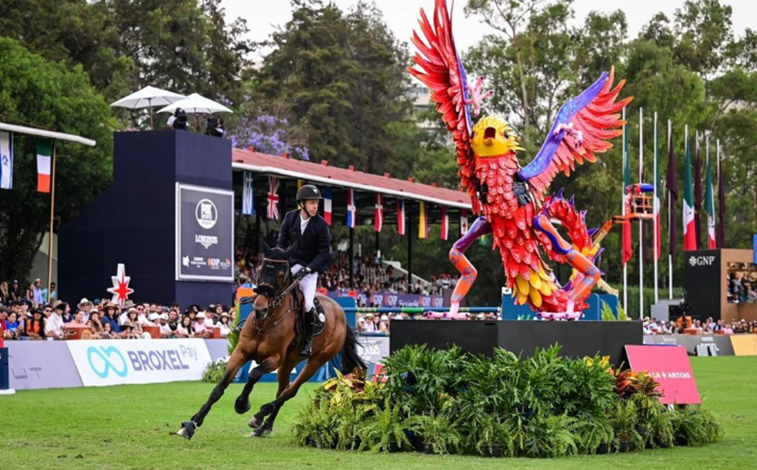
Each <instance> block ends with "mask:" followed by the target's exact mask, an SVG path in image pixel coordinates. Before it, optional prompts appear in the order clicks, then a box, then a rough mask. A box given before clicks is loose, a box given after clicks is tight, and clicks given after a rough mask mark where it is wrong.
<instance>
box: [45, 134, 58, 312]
mask: <svg viewBox="0 0 757 470" xmlns="http://www.w3.org/2000/svg"><path fill="white" fill-rule="evenodd" d="M55 144H56V140H54V139H53V157H52V160H53V161H52V165H51V169H50V233H49V234H48V237H47V238H48V245H47V301H48V302H50V300H51V299H50V293H51V292H52V284H53V225H54V223H55Z"/></svg>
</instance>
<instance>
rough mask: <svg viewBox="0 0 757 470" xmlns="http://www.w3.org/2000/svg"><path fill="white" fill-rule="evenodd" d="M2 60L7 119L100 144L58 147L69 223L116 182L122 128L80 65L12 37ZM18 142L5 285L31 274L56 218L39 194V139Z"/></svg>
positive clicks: (0, 202) (60, 206)
mask: <svg viewBox="0 0 757 470" xmlns="http://www.w3.org/2000/svg"><path fill="white" fill-rule="evenodd" d="M0 57H2V60H0V114H2V115H3V116H13V117H14V118H15V119H16V120H17V121H18V122H20V123H24V122H33V123H35V124H36V125H39V126H41V127H44V128H46V129H52V130H56V131H59V132H66V133H71V134H77V135H82V136H85V137H87V138H91V139H93V140H95V141H97V146H96V147H94V148H91V147H85V146H82V145H77V144H70V143H68V144H64V143H58V145H57V156H58V158H57V161H56V187H57V190H56V205H55V213H56V217H57V219H58V224H64V223H66V221H68V220H69V219H71V218H72V217H74V216H75V215H76V214H77V213H78V212H79V211H80V210H81V209H82V208H83V207H84V206H85V205H87V204H88V203H89V202H90V201H92V200H93V199H94V198H95V196H97V195H98V194H99V193H100V192H101V191H103V190H104V189H105V188H106V187H107V186H108V185H109V184H110V179H111V166H112V154H111V149H112V146H113V134H112V133H113V130H114V129H115V128H116V122H115V120H114V119H113V118H112V117H111V114H110V108H109V107H108V105H107V103H106V102H105V100H104V99H103V97H102V96H101V95H100V94H99V93H98V92H97V91H96V90H95V89H94V88H93V87H92V85H90V83H89V79H88V77H87V75H86V74H85V73H84V71H83V69H82V67H81V66H77V67H75V68H74V69H73V70H68V68H67V67H66V66H65V65H64V64H61V63H55V62H52V61H49V60H46V59H43V58H42V57H40V56H38V55H35V54H33V53H31V52H29V51H28V50H27V49H25V48H24V47H23V46H22V45H20V44H19V43H18V42H16V41H14V40H12V39H8V38H0ZM14 144H15V148H14V176H13V179H14V184H13V190H11V191H2V193H0V279H11V278H12V277H23V276H25V275H26V274H27V273H28V272H29V270H30V268H31V262H32V259H33V257H34V255H35V254H36V252H37V250H38V249H39V246H40V243H41V241H42V235H43V234H44V233H45V232H46V231H47V229H48V224H49V216H50V197H49V195H48V194H43V193H38V192H36V168H37V167H36V157H35V155H36V145H35V139H34V138H32V137H22V136H19V135H17V136H15V142H14Z"/></svg>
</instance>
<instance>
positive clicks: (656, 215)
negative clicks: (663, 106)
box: [652, 111, 660, 304]
mask: <svg viewBox="0 0 757 470" xmlns="http://www.w3.org/2000/svg"><path fill="white" fill-rule="evenodd" d="M657 178H658V175H657V111H655V112H654V199H652V201H654V202H653V203H652V204H653V209H652V212H654V219H652V231H653V232H654V233H653V235H652V243H654V245H653V248H652V250H653V251H652V254H653V257H654V303H655V304H656V303H657V302H658V301H659V300H660V299H659V296H658V288H657V284H658V282H657V275H658V272H657V264H658V263H657V260H658V259H659V258H660V254H659V253H658V252H657V242H658V240H657V239H658V238H659V235H658V234H657V231H658V229H659V228H660V227H659V226H658V225H659V222H658V220H657V219H658V218H659V211H660V203H659V201H658V199H657Z"/></svg>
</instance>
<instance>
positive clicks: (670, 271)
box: [668, 119, 678, 300]
mask: <svg viewBox="0 0 757 470" xmlns="http://www.w3.org/2000/svg"><path fill="white" fill-rule="evenodd" d="M672 147H673V123H672V122H671V120H670V119H668V158H670V155H671V152H670V149H671V148H672ZM673 189H674V190H675V189H678V188H673ZM668 190H670V188H668ZM670 222H673V223H676V221H675V220H671V219H670V196H668V225H669V224H670ZM668 234H670V227H668ZM669 242H670V243H677V240H670V241H669ZM668 298H669V299H670V300H673V255H671V254H670V247H668Z"/></svg>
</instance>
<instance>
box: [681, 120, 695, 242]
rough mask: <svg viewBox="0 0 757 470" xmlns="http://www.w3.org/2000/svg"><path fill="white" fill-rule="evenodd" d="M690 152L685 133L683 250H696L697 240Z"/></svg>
mask: <svg viewBox="0 0 757 470" xmlns="http://www.w3.org/2000/svg"><path fill="white" fill-rule="evenodd" d="M691 179H692V178H691V150H690V149H689V138H688V132H687V133H686V165H685V167H684V178H683V249H684V250H696V249H697V239H696V236H697V235H696V231H695V229H694V188H693V187H692V184H693V181H692V180H691Z"/></svg>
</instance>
